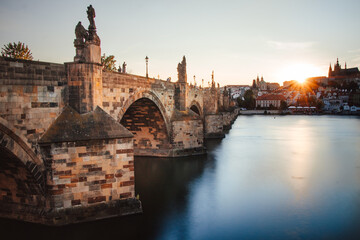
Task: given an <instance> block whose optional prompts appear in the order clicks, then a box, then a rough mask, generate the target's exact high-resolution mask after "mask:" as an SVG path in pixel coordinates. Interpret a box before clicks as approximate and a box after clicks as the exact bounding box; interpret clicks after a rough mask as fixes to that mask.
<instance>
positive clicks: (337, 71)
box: [328, 59, 360, 78]
mask: <svg viewBox="0 0 360 240" xmlns="http://www.w3.org/2000/svg"><path fill="white" fill-rule="evenodd" d="M328 77H329V78H356V77H360V72H359V69H358V68H357V67H354V68H347V67H346V63H345V68H344V69H343V68H341V65H340V64H339V59H337V60H336V64H334V70H333V69H332V68H331V64H330V66H329V73H328Z"/></svg>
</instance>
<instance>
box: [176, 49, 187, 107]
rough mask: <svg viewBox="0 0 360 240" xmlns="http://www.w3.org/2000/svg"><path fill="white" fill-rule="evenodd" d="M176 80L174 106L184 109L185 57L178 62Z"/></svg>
mask: <svg viewBox="0 0 360 240" xmlns="http://www.w3.org/2000/svg"><path fill="white" fill-rule="evenodd" d="M177 70H178V82H177V83H176V86H175V107H176V108H177V109H178V110H180V111H185V110H186V91H187V88H186V85H187V74H186V58H185V56H184V57H183V59H182V61H181V63H179V64H178V67H177Z"/></svg>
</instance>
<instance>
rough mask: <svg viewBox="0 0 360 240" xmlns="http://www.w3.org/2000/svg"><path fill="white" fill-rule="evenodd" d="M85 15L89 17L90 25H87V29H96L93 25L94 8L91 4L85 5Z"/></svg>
mask: <svg viewBox="0 0 360 240" xmlns="http://www.w3.org/2000/svg"><path fill="white" fill-rule="evenodd" d="M86 13H87V17H88V19H89V22H90V25H89V30H90V29H96V26H95V9H94V8H93V7H92V5H90V6H88V7H87V11H86Z"/></svg>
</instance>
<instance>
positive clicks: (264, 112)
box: [239, 110, 360, 116]
mask: <svg viewBox="0 0 360 240" xmlns="http://www.w3.org/2000/svg"><path fill="white" fill-rule="evenodd" d="M239 115H338V116H360V112H340V113H331V112H321V113H319V112H290V111H288V110H286V111H282V110H240V111H239Z"/></svg>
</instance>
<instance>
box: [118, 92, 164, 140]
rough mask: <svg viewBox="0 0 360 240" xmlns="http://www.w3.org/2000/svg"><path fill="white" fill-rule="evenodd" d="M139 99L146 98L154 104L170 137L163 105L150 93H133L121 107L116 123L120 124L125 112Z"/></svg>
mask: <svg viewBox="0 0 360 240" xmlns="http://www.w3.org/2000/svg"><path fill="white" fill-rule="evenodd" d="M141 98H147V99H149V100H151V101H152V102H154V104H155V105H156V106H157V107H158V108H159V110H160V112H161V115H162V117H163V118H164V121H165V124H166V131H167V134H168V136H169V137H170V136H171V133H170V131H171V124H170V120H169V117H168V115H167V114H166V109H165V107H164V105H163V104H162V102H161V100H160V99H159V98H158V96H157V95H156V94H155V93H154V92H152V91H148V90H146V91H138V92H135V93H134V94H133V95H131V96H130V97H129V98H128V99H127V100H126V101H125V103H124V105H123V107H122V108H121V110H120V112H119V115H118V121H119V122H120V121H121V119H122V118H123V116H124V114H125V112H126V111H127V110H128V109H129V107H130V106H131V105H132V104H133V103H134V102H136V101H137V100H139V99H141Z"/></svg>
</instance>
